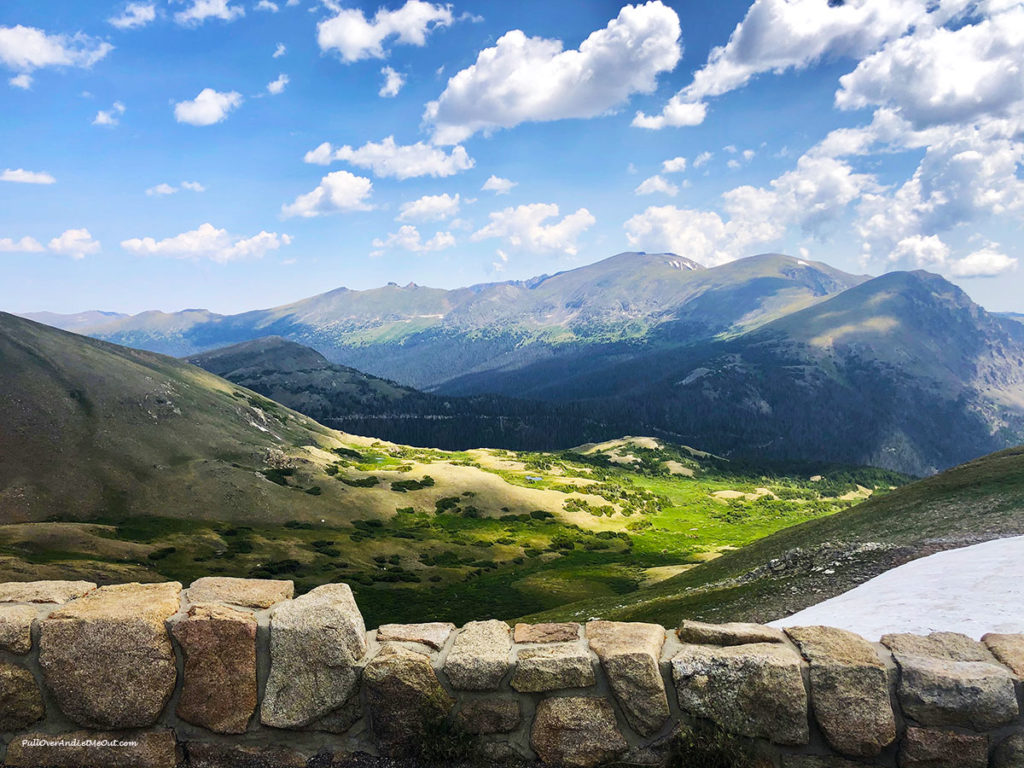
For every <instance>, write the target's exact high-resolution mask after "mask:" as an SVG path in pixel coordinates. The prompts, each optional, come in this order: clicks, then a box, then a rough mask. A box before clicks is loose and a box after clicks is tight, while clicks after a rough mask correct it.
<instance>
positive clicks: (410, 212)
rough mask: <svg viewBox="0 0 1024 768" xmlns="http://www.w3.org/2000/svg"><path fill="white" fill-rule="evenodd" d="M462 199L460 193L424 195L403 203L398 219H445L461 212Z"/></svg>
mask: <svg viewBox="0 0 1024 768" xmlns="http://www.w3.org/2000/svg"><path fill="white" fill-rule="evenodd" d="M461 203H462V200H461V198H460V197H459V194H458V193H455V195H454V196H452V195H449V194H447V193H445V194H442V195H424V196H423V197H421V198H420V199H418V200H413V201H411V202H408V203H402V206H401V208H400V209H399V210H400V213H399V214H398V221H443V220H444V219H449V218H451V217H452V216H455V215H457V214H458V212H459V206H460V205H461Z"/></svg>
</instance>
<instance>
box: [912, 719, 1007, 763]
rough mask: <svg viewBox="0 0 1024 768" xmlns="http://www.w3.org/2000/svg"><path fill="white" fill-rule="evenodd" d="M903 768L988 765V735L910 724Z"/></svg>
mask: <svg viewBox="0 0 1024 768" xmlns="http://www.w3.org/2000/svg"><path fill="white" fill-rule="evenodd" d="M898 762H899V766H900V768H987V767H988V737H986V736H983V735H981V734H974V733H956V732H954V731H943V730H939V729H935V728H913V727H912V728H907V734H906V736H904V737H903V741H902V742H901V743H900V751H899V757H898Z"/></svg>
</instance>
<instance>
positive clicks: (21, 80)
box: [7, 72, 32, 91]
mask: <svg viewBox="0 0 1024 768" xmlns="http://www.w3.org/2000/svg"><path fill="white" fill-rule="evenodd" d="M7 82H8V83H9V84H10V85H12V86H13V87H15V88H21V90H23V91H27V90H29V89H30V88H31V87H32V75H30V74H28V73H27V72H22V73H21V74H20V75H15V76H14V77H12V78H10V79H9V80H8V81H7Z"/></svg>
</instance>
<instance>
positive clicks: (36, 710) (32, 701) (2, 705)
mask: <svg viewBox="0 0 1024 768" xmlns="http://www.w3.org/2000/svg"><path fill="white" fill-rule="evenodd" d="M44 714H45V710H44V709H43V694H42V691H40V690H39V685H38V683H36V679H35V678H34V677H33V676H32V673H31V672H29V671H28V670H27V669H25V668H24V667H21V666H18V665H17V664H8V663H7V662H0V731H20V730H21V729H22V728H27V727H28V726H30V725H32V723H34V722H36V721H37V720H41V719H42V717H43V715H44Z"/></svg>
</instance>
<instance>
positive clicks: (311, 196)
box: [281, 171, 373, 219]
mask: <svg viewBox="0 0 1024 768" xmlns="http://www.w3.org/2000/svg"><path fill="white" fill-rule="evenodd" d="M372 191H373V184H372V183H371V182H370V180H369V179H367V178H364V177H363V176H355V175H353V174H351V173H349V172H348V171H335V172H334V173H329V174H327V175H326V176H324V177H323V178H322V179H321V180H320V184H319V186H317V188H316V189H314V190H313V191H312V192H307V193H306V194H304V195H299V196H298V197H297V198H295V202H293V203H290V204H288V205H284V206H282V208H281V213H282V214H283V215H284V216H301V217H303V218H307V219H308V218H312V217H314V216H321V215H323V214H326V213H334V212H336V211H368V210H370V209H371V208H372V207H373V206H372V205H370V204H369V203H368V202H366V198H368V197H369V196H370V193H371V192H372Z"/></svg>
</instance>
